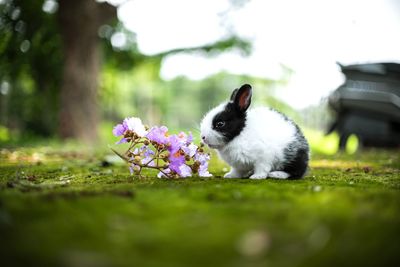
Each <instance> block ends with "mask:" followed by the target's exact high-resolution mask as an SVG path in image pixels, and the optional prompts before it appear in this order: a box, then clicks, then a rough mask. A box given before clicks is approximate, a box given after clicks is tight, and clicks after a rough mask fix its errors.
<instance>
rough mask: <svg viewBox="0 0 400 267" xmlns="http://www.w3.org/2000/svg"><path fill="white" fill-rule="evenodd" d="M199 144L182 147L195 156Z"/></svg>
mask: <svg viewBox="0 0 400 267" xmlns="http://www.w3.org/2000/svg"><path fill="white" fill-rule="evenodd" d="M197 148H198V147H197V146H196V145H195V144H190V145H188V146H182V147H181V149H182V150H183V152H185V154H186V155H189V156H190V157H193V156H194V155H195V154H196V152H197Z"/></svg>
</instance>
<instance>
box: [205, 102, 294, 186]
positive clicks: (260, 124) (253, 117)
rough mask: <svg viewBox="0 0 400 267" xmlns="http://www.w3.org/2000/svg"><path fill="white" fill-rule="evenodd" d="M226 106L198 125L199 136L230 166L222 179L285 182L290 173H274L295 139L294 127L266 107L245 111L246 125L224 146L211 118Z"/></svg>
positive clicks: (206, 117) (218, 107)
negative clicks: (281, 180)
mask: <svg viewBox="0 0 400 267" xmlns="http://www.w3.org/2000/svg"><path fill="white" fill-rule="evenodd" d="M225 105H226V103H224V104H221V105H219V106H217V107H216V108H214V109H212V110H211V111H210V112H209V113H208V114H207V115H206V116H205V117H204V119H203V121H202V123H201V135H202V136H205V137H206V143H207V144H209V145H210V147H213V148H217V151H218V154H219V156H220V157H221V158H222V159H223V160H224V161H226V162H227V163H228V164H229V165H230V166H231V170H230V172H228V173H226V174H225V176H224V177H225V178H240V177H248V176H249V175H250V179H265V178H267V177H272V178H279V179H286V178H288V177H289V174H287V173H286V172H283V171H277V170H279V168H280V167H281V166H282V163H283V162H284V160H285V159H284V149H285V147H287V145H288V144H289V143H291V142H292V141H293V140H294V139H295V133H296V128H295V126H294V125H293V124H292V123H290V122H288V121H286V120H285V118H284V117H283V116H282V115H281V114H280V113H278V112H276V111H274V110H271V109H269V108H266V107H257V108H253V109H250V110H248V111H247V119H246V126H245V127H244V129H243V130H242V132H241V133H240V134H239V135H238V136H236V137H235V138H234V139H233V140H232V141H230V142H228V143H227V144H225V143H224V142H223V138H222V136H221V134H220V133H218V132H216V131H215V130H213V129H212V124H211V123H212V119H213V117H214V116H215V115H216V114H217V113H219V112H221V111H222V110H223V109H224V106H225Z"/></svg>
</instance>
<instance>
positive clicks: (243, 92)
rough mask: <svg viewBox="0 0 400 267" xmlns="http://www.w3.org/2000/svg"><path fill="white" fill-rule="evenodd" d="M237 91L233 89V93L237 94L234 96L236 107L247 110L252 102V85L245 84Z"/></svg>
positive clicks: (242, 110)
mask: <svg viewBox="0 0 400 267" xmlns="http://www.w3.org/2000/svg"><path fill="white" fill-rule="evenodd" d="M235 91H236V90H235ZM235 91H233V93H232V96H233V94H235V95H234V96H233V97H234V100H233V103H234V104H235V106H236V108H237V109H238V110H239V111H241V112H245V111H246V110H247V109H248V108H249V106H250V104H251V95H252V89H251V85H250V84H244V85H242V86H241V87H240V88H239V90H237V92H236V93H235Z"/></svg>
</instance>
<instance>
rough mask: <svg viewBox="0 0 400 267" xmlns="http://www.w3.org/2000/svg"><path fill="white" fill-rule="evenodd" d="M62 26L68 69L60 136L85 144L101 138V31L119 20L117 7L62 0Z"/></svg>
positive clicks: (65, 70) (66, 69) (62, 103)
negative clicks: (103, 26)
mask: <svg viewBox="0 0 400 267" xmlns="http://www.w3.org/2000/svg"><path fill="white" fill-rule="evenodd" d="M59 3H60V10H59V13H58V14H59V25H60V32H61V36H62V40H63V51H64V69H63V78H62V79H63V82H62V85H61V107H60V128H59V134H60V136H61V137H62V138H77V139H80V140H84V141H95V140H96V139H97V124H98V120H99V113H98V104H97V101H98V100H97V88H98V75H99V68H100V51H99V38H98V34H97V32H98V29H99V27H100V26H101V25H103V24H105V23H106V22H107V21H109V20H110V19H113V18H116V8H115V7H114V6H111V5H109V4H107V3H98V2H96V1H94V0H60V1H59Z"/></svg>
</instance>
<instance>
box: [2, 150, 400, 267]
mask: <svg viewBox="0 0 400 267" xmlns="http://www.w3.org/2000/svg"><path fill="white" fill-rule="evenodd" d="M226 167H227V166H226V165H224V164H223V163H222V162H220V161H219V160H217V158H216V157H215V156H214V157H213V161H212V163H211V172H212V173H213V174H214V175H215V176H214V177H213V178H207V179H202V178H189V179H181V180H163V179H157V178H155V177H154V176H155V174H154V173H152V172H151V173H147V175H148V178H145V179H136V178H134V177H133V176H130V175H129V171H128V170H127V168H126V166H125V165H123V164H122V165H121V164H119V163H118V162H114V158H112V157H110V156H109V155H108V156H107V153H106V152H79V150H74V149H73V150H70V149H69V150H63V149H52V148H48V147H47V148H46V147H36V148H18V149H12V150H7V149H2V150H1V154H0V237H1V242H0V256H1V262H2V266H25V267H26V266H89V267H90V266H155V267H156V266H171V267H172V266H277V267H279V266H307V267H309V266H311V267H312V266H397V265H398V263H399V260H400V254H399V251H400V242H399V240H398V238H399V236H400V210H399V209H400V205H399V204H400V194H399V193H400V192H399V189H400V175H399V174H400V159H399V152H398V151H392V152H390V151H369V152H363V153H359V154H353V155H347V154H336V155H331V156H321V155H316V156H314V157H313V160H312V162H311V170H310V172H309V174H308V175H307V177H305V179H302V180H297V181H282V180H273V179H267V180H262V181H254V180H249V179H222V178H221V177H222V175H223V169H224V168H226Z"/></svg>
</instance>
